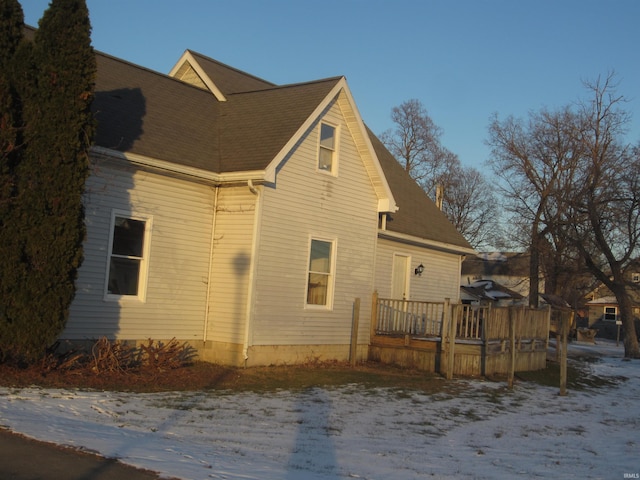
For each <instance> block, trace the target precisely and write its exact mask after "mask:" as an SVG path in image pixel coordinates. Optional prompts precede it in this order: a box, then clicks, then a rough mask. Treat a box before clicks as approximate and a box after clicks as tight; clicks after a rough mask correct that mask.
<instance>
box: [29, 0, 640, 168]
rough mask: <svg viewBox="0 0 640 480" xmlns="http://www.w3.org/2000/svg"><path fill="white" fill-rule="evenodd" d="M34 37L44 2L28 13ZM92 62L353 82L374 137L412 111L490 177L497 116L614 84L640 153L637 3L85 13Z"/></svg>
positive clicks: (111, 8)
mask: <svg viewBox="0 0 640 480" xmlns="http://www.w3.org/2000/svg"><path fill="white" fill-rule="evenodd" d="M21 4H22V7H23V10H24V12H25V22H26V23H27V24H29V25H33V26H37V23H38V20H39V19H40V18H41V16H42V14H43V12H44V10H45V9H46V8H47V6H48V4H49V0H21ZM87 5H88V7H89V11H90V15H91V23H92V27H93V33H92V39H93V46H94V48H96V49H97V50H100V51H102V52H105V53H108V54H110V55H114V56H116V57H120V58H124V59H125V60H128V61H130V62H133V63H136V64H139V65H142V66H144V67H147V68H151V69H153V70H157V71H160V72H163V73H167V72H168V71H169V70H170V69H171V67H172V66H173V65H174V64H175V62H176V61H177V60H178V58H179V57H180V55H182V53H183V52H184V50H186V49H191V50H195V51H197V52H199V53H202V54H204V55H207V56H209V57H212V58H214V59H216V60H219V61H221V62H223V63H226V64H228V65H231V66H233V67H235V68H238V69H240V70H244V71H246V72H249V73H251V74H253V75H256V76H258V77H261V78H264V79H265V80H269V81H271V82H274V83H277V84H287V83H296V82H304V81H310V80H317V79H321V78H326V77H333V76H338V75H344V76H345V77H346V78H347V82H348V84H349V87H350V88H351V91H352V93H353V96H354V98H355V100H356V103H357V105H358V108H359V110H360V114H361V115H362V117H363V119H364V121H365V122H366V123H367V124H368V125H369V126H370V127H371V128H372V130H373V131H374V132H376V133H378V134H379V133H381V132H383V131H385V130H387V129H388V128H391V127H392V126H393V124H392V122H391V119H390V113H391V109H392V108H393V107H394V106H397V105H400V104H401V103H402V102H404V101H405V100H409V99H412V98H416V99H418V100H420V101H421V102H422V103H423V105H424V106H425V107H426V108H427V110H428V112H429V115H430V116H431V118H432V119H433V120H434V122H435V123H436V124H437V125H438V126H440V127H441V128H442V129H443V130H444V135H443V137H442V143H443V144H444V146H445V147H447V148H448V149H449V150H451V151H452V152H454V153H456V154H457V155H458V156H459V157H460V160H461V161H462V163H463V164H464V165H466V166H473V167H475V168H478V169H479V170H481V171H486V167H485V166H484V163H485V161H486V160H487V159H488V158H489V149H488V148H487V147H486V145H485V140H486V138H487V127H488V124H489V119H490V117H491V115H492V114H493V113H494V112H496V113H498V114H499V116H500V117H501V118H504V117H505V116H507V115H514V116H516V117H526V116H527V115H528V113H529V112H530V111H532V110H533V111H535V110H539V109H540V108H542V107H548V108H551V109H553V108H555V107H558V106H562V105H566V104H569V103H571V102H573V101H576V100H578V99H579V98H585V96H586V95H587V92H586V90H585V89H584V87H583V84H582V82H583V80H594V79H596V78H597V77H598V76H603V77H605V76H606V75H607V74H608V73H609V72H611V71H615V72H616V78H617V80H618V82H619V88H618V93H620V94H623V95H624V96H625V97H627V99H628V100H629V103H627V105H626V109H627V110H628V111H629V112H630V113H631V114H632V115H633V123H632V124H631V126H630V127H631V128H630V132H629V135H628V137H627V141H628V142H632V143H637V142H638V141H640V54H638V50H639V49H640V1H637V0H608V1H607V0H597V1H596V0H484V1H482V0H475V1H474V0H449V1H445V0H324V1H322V2H312V1H308V0H233V1H222V0H109V1H105V0H87Z"/></svg>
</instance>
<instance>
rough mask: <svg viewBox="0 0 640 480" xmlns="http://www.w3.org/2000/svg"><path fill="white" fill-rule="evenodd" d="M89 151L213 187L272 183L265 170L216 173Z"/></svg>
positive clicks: (95, 149) (97, 149) (143, 157)
mask: <svg viewBox="0 0 640 480" xmlns="http://www.w3.org/2000/svg"><path fill="white" fill-rule="evenodd" d="M91 151H92V152H93V153H95V154H97V155H103V156H107V157H110V158H114V159H117V160H124V161H127V162H129V163H132V164H134V165H140V166H142V167H147V168H152V169H155V170H161V171H165V172H170V173H173V174H178V175H181V176H184V177H190V178H197V179H200V180H205V181H207V182H210V183H213V184H215V185H219V184H222V183H246V182H247V180H248V179H249V180H252V181H255V182H264V181H266V182H273V181H274V179H272V178H271V177H272V175H274V174H275V172H267V171H266V170H248V171H239V172H225V173H216V172H211V171H209V170H204V169H202V168H196V167H189V166H187V165H180V164H177V163H175V162H170V161H168V160H160V159H157V158H153V157H147V156H146V155H139V154H137V153H125V152H120V151H118V150H112V149H110V148H104V147H96V146H94V147H91Z"/></svg>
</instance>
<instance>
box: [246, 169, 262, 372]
mask: <svg viewBox="0 0 640 480" xmlns="http://www.w3.org/2000/svg"><path fill="white" fill-rule="evenodd" d="M247 186H248V187H249V191H250V192H251V193H252V194H254V195H255V196H256V208H255V210H254V211H253V215H254V217H253V233H252V236H251V237H252V239H253V240H252V243H251V260H250V264H249V288H248V289H247V304H246V312H245V329H244V345H243V347H242V355H243V358H244V363H245V366H246V364H247V360H249V347H250V345H249V342H250V339H251V331H252V328H251V327H252V320H253V306H254V292H255V285H254V283H255V269H256V256H257V254H258V241H259V237H260V212H261V208H260V207H261V204H262V196H261V195H260V191H259V190H258V189H257V188H256V187H255V186H254V185H253V182H252V181H251V179H249V180H247Z"/></svg>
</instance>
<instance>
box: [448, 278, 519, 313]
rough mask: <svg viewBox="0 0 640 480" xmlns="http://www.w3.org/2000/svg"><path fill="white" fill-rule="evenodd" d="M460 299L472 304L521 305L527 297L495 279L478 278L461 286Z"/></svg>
mask: <svg viewBox="0 0 640 480" xmlns="http://www.w3.org/2000/svg"><path fill="white" fill-rule="evenodd" d="M460 300H461V301H462V303H466V304H470V305H495V306H497V307H507V306H510V305H521V304H523V300H525V303H526V297H524V296H522V295H520V294H519V293H518V292H515V291H513V290H511V289H509V288H506V287H505V286H503V285H500V284H499V283H498V282H495V281H493V280H476V281H475V282H472V283H469V284H466V285H461V286H460Z"/></svg>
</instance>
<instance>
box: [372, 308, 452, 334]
mask: <svg viewBox="0 0 640 480" xmlns="http://www.w3.org/2000/svg"><path fill="white" fill-rule="evenodd" d="M375 307H376V312H377V315H376V318H375V327H374V329H375V333H376V334H378V335H385V334H386V335H411V336H415V337H439V336H440V335H441V333H442V320H443V316H444V303H438V302H415V301H410V300H395V299H390V298H377V304H376V305H375Z"/></svg>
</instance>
